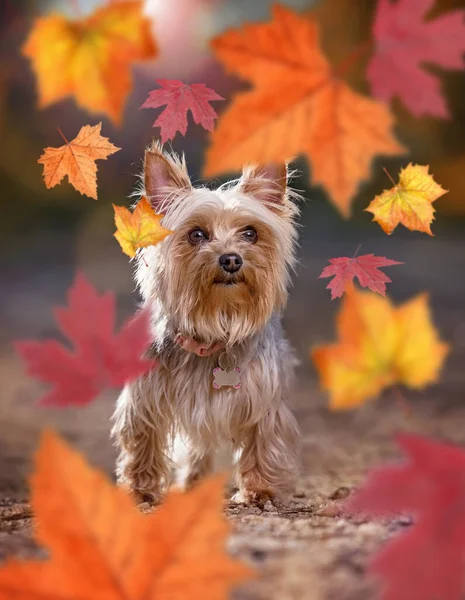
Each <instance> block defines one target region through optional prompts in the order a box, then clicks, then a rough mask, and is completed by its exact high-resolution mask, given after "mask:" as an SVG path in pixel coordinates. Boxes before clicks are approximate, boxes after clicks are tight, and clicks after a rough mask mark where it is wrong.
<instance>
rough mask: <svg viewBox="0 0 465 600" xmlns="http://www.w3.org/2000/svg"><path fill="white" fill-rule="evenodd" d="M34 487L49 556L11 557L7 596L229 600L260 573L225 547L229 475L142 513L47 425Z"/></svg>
mask: <svg viewBox="0 0 465 600" xmlns="http://www.w3.org/2000/svg"><path fill="white" fill-rule="evenodd" d="M31 488H32V506H33V510H34V513H35V515H36V517H37V528H36V538H37V542H39V543H40V544H42V545H43V546H45V547H46V548H47V549H48V550H49V553H50V558H49V559H48V560H41V561H18V560H13V559H11V560H9V561H7V562H6V563H5V564H4V565H3V566H2V567H0V596H1V597H2V598H5V599H7V598H11V599H13V598H17V599H18V600H21V599H23V600H25V599H26V598H37V599H39V598H47V599H48V600H73V599H76V598H79V599H80V600H95V598H106V599H108V600H140V599H141V598H146V599H147V600H151V599H153V600H155V599H156V598H166V599H168V598H170V599H172V600H175V599H176V600H177V599H179V600H181V599H187V598H190V599H192V600H195V599H197V598H198V599H200V598H202V600H226V598H227V597H228V593H229V591H230V589H231V587H232V586H233V585H234V584H236V583H238V582H240V581H243V580H245V579H248V578H250V577H251V575H252V572H251V570H250V569H248V568H247V567H246V566H245V565H242V564H241V563H240V562H238V561H235V560H233V559H232V558H230V557H229V556H228V555H227V554H226V552H225V544H226V540H227V537H228V535H229V533H230V526H229V524H228V522H227V521H226V519H225V518H224V516H223V514H222V500H223V498H222V496H223V490H224V479H223V478H222V477H215V478H211V479H210V480H208V481H206V482H205V483H203V484H202V485H199V486H198V487H197V488H196V489H195V490H193V491H192V492H189V493H187V494H182V493H175V492H173V493H170V494H169V496H168V498H167V500H166V503H165V504H164V505H163V506H162V507H161V508H160V509H158V510H157V511H156V513H155V514H152V515H143V514H141V513H139V512H138V511H137V509H136V507H135V506H134V505H133V504H132V501H131V500H130V497H129V495H128V494H126V493H125V492H124V491H123V490H122V489H118V488H116V487H114V486H113V485H111V483H110V482H109V481H108V479H107V478H106V477H105V476H104V475H103V474H102V473H100V472H99V471H97V470H95V469H92V468H91V467H90V466H89V465H88V464H87V463H86V461H85V459H84V457H83V456H82V455H80V454H79V453H77V452H76V451H74V450H72V449H71V448H70V447H69V446H68V445H67V444H66V443H65V442H64V441H63V440H61V439H60V438H59V437H58V436H57V435H55V434H53V433H51V432H46V433H45V434H44V435H43V438H42V443H41V445H40V448H39V450H38V452H37V455H36V471H35V474H34V475H33V477H32V479H31Z"/></svg>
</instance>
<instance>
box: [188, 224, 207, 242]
mask: <svg viewBox="0 0 465 600" xmlns="http://www.w3.org/2000/svg"><path fill="white" fill-rule="evenodd" d="M188 237H189V242H190V243H191V244H200V243H201V242H206V241H207V240H208V235H207V234H206V233H205V231H203V230H202V229H200V227H196V228H195V229H193V230H192V231H191V232H190V233H189V236H188Z"/></svg>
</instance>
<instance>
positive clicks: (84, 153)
mask: <svg viewBox="0 0 465 600" xmlns="http://www.w3.org/2000/svg"><path fill="white" fill-rule="evenodd" d="M101 130H102V124H101V123H99V124H98V125H95V126H94V127H92V126H90V125H85V126H84V127H81V130H80V131H79V133H78V135H77V136H76V137H75V138H74V140H72V141H71V142H68V140H66V138H64V139H65V140H66V144H65V145H64V146H60V147H59V148H45V150H44V153H43V154H42V156H41V157H40V158H39V160H38V161H37V162H38V163H40V164H43V165H44V181H45V185H46V186H47V188H52V187H55V186H56V185H58V184H59V183H60V182H61V180H62V179H63V177H64V176H65V175H67V176H68V181H69V182H70V184H71V185H72V186H73V187H74V188H75V189H76V190H77V191H78V192H81V194H85V195H86V196H90V198H94V199H95V200H97V165H96V164H95V161H96V160H100V159H106V158H107V157H108V156H110V155H111V154H114V153H115V152H118V150H120V148H117V147H116V146H114V145H113V144H112V143H111V142H110V141H109V139H108V138H106V137H102V136H101V135H100V132H101ZM62 135H63V134H62Z"/></svg>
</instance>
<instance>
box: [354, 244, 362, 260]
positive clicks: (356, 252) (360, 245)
mask: <svg viewBox="0 0 465 600" xmlns="http://www.w3.org/2000/svg"><path fill="white" fill-rule="evenodd" d="M361 247H362V244H359V245H358V246H357V250H355V252H354V255H353V256H352V259H354V258H355V257H356V256H357V254H358V251H359V250H360V248H361Z"/></svg>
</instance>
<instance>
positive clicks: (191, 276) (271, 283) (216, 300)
mask: <svg viewBox="0 0 465 600" xmlns="http://www.w3.org/2000/svg"><path fill="white" fill-rule="evenodd" d="M177 260H178V261H179V260H180V257H179V255H178V256H177ZM194 262H195V261H194ZM171 265H172V266H173V267H174V268H172V269H171V270H170V273H167V278H166V281H165V283H166V287H165V286H164V287H165V294H164V295H165V299H164V304H165V306H169V312H170V314H171V315H172V316H173V317H174V321H175V323H176V326H177V328H178V329H179V330H180V331H182V332H183V333H184V334H187V335H189V336H191V337H194V338H196V339H198V340H201V341H203V342H207V343H213V342H216V341H224V342H226V343H227V344H228V345H232V344H235V343H238V342H241V341H243V340H244V339H246V338H247V337H249V336H251V335H253V334H255V333H257V332H258V331H259V330H260V329H262V328H263V326H264V325H265V324H266V323H267V321H268V320H269V319H270V317H271V315H272V313H273V311H274V310H275V309H277V308H279V307H280V306H282V305H283V304H284V302H285V296H286V294H285V285H284V283H283V282H282V281H281V279H282V278H283V277H282V274H281V273H279V269H278V268H277V265H276V264H273V263H271V265H268V266H265V264H258V265H250V264H246V265H244V267H243V268H241V269H240V270H239V271H238V272H237V273H232V274H231V273H226V272H224V271H223V270H222V269H219V268H218V267H216V265H213V264H209V263H207V264H202V263H199V264H197V265H195V264H192V261H191V263H190V268H186V267H187V265H182V264H176V266H174V264H173V263H171Z"/></svg>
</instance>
